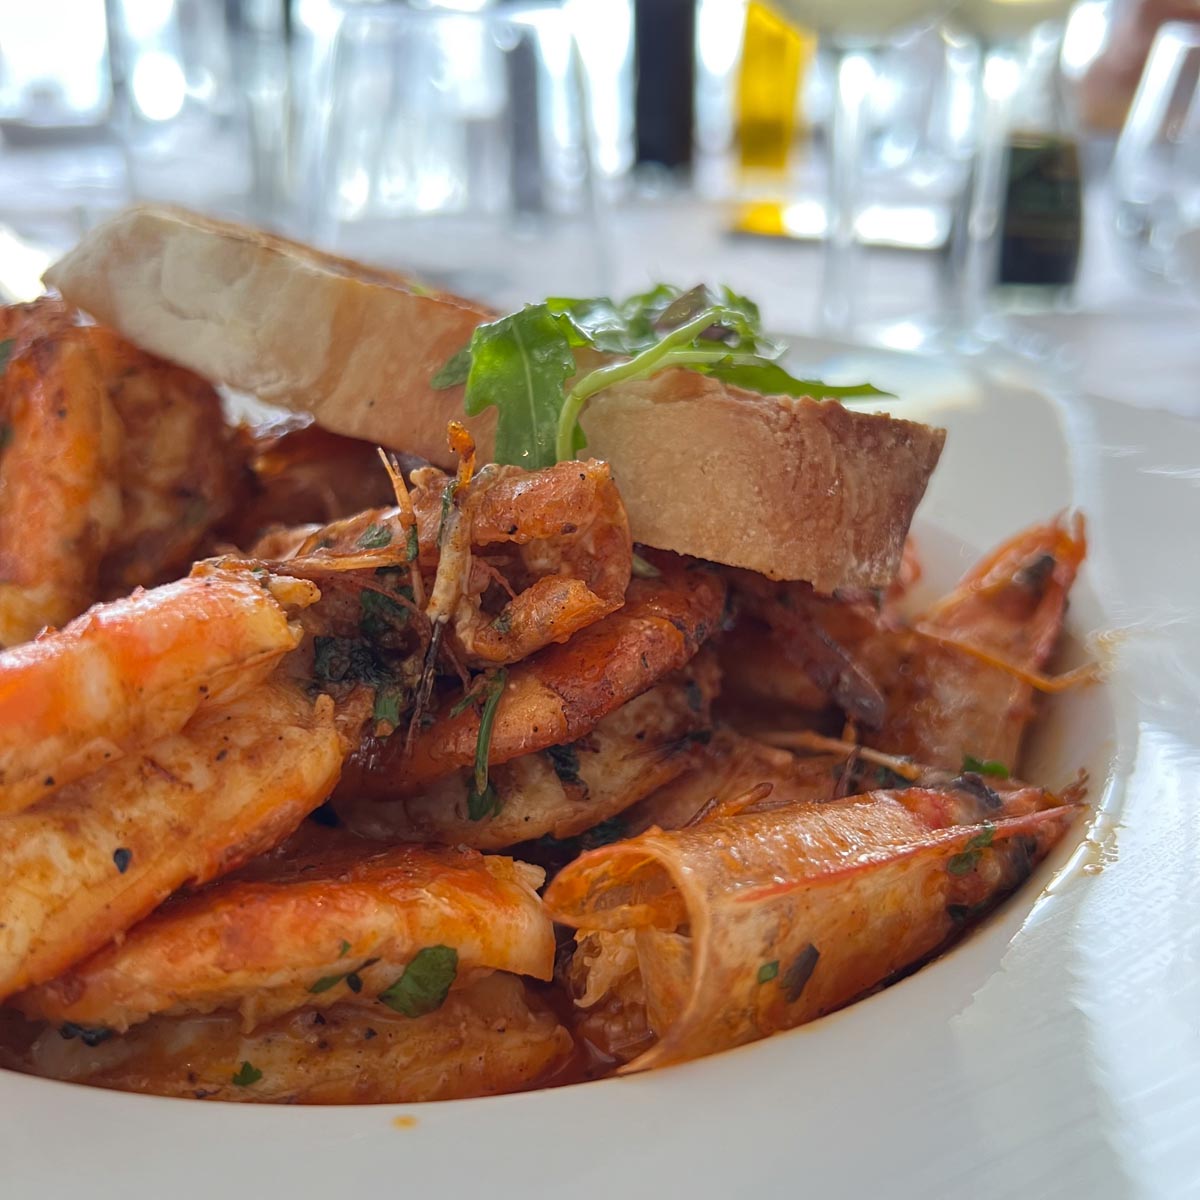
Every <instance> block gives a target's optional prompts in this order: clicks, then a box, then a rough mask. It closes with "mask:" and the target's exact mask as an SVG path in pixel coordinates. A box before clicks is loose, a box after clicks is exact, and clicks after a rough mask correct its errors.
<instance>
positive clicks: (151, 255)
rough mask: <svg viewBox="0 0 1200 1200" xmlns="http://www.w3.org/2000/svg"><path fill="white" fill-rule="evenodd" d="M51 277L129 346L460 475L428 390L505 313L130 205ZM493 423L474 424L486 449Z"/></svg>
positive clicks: (242, 231) (294, 248)
mask: <svg viewBox="0 0 1200 1200" xmlns="http://www.w3.org/2000/svg"><path fill="white" fill-rule="evenodd" d="M45 281H46V283H47V284H49V285H50V286H51V287H55V288H57V289H58V290H59V291H60V292H61V293H62V294H63V296H64V297H65V298H66V299H67V300H69V301H70V302H71V303H72V304H75V305H77V306H78V307H79V308H82V309H83V310H84V312H87V313H90V314H91V315H92V316H93V317H95V318H96V320H97V321H99V322H101V323H102V324H104V325H109V326H111V327H112V328H114V329H116V330H118V331H119V332H121V333H123V334H124V335H125V336H126V337H127V338H128V339H129V340H130V341H131V342H134V343H136V344H137V345H139V346H141V347H142V348H143V349H146V350H152V351H153V353H155V354H158V355H160V356H161V357H163V358H167V359H170V360H171V361H172V362H177V363H180V364H181V365H183V366H186V367H190V368H191V369H192V370H193V371H195V372H196V373H197V374H199V375H203V376H205V378H207V379H211V380H213V381H214V382H216V383H223V384H227V385H228V386H229V387H232V388H236V389H237V390H238V391H242V392H249V393H250V394H251V395H254V396H257V397H258V398H259V399H261V400H265V401H267V402H268V403H270V404H278V405H281V406H282V407H284V408H290V409H294V410H295V411H297V412H308V413H311V414H312V415H313V417H314V418H315V419H316V420H317V422H318V423H319V424H321V425H322V426H324V427H325V428H326V429H330V430H332V431H333V432H334V433H342V434H345V435H346V436H348V437H358V438H365V439H367V440H369V441H375V442H381V443H383V444H384V445H387V446H392V447H395V448H397V449H403V450H408V451H409V452H411V453H412V454H416V455H419V456H420V457H422V458H427V459H429V460H430V461H431V462H436V463H438V465H440V466H451V465H452V461H451V460H450V458H449V450H448V448H447V446H446V414H447V413H456V414H459V415H460V417H461V414H462V406H463V400H462V388H461V387H458V388H452V389H449V390H448V391H444V392H438V391H434V390H433V388H432V387H431V386H430V381H431V380H432V378H433V376H434V375H435V374H436V373H437V371H438V369H439V368H440V367H441V366H442V365H443V364H444V363H445V362H446V360H447V359H448V358H449V357H450V356H451V355H452V354H455V353H456V352H457V351H459V350H461V349H462V348H463V347H464V346H465V345H466V344H467V342H468V341H470V338H471V332H472V330H474V328H475V326H476V325H478V324H479V323H480V322H481V321H486V320H489V319H490V318H491V317H492V316H493V315H494V314H493V313H490V312H489V311H488V310H487V309H486V308H484V307H483V306H481V305H476V304H472V303H471V302H470V301H468V300H461V299H459V298H458V297H457V296H450V295H446V294H444V293H441V292H434V291H430V290H428V289H426V288H424V287H422V286H421V285H420V284H418V283H416V282H415V281H413V280H410V279H406V278H404V277H403V276H401V275H397V274H393V273H391V272H388V271H381V270H377V269H375V268H373V267H367V266H363V265H362V264H360V263H356V262H351V261H349V260H348V259H343V258H336V257H334V256H333V255H330V254H323V253H321V252H320V251H317V250H313V249H312V248H311V247H309V246H304V245H302V244H300V243H299V242H291V241H288V240H286V239H285V238H279V237H275V236H273V235H271V234H267V233H263V232H261V231H259V230H256V229H248V228H245V227H243V226H240V225H233V224H229V223H228V222H225V221H216V220H213V219H211V218H208V217H201V216H197V215H196V214H194V213H190V212H186V211H185V210H183V209H175V208H160V207H151V206H145V207H137V208H129V209H126V210H124V211H123V212H120V213H118V214H117V215H116V216H115V217H113V218H111V219H110V220H108V221H106V222H104V223H103V224H101V225H98V226H97V227H96V228H95V229H93V230H92V231H91V232H90V233H88V234H87V236H86V237H84V239H83V241H81V242H80V243H79V245H78V246H76V247H75V249H74V250H72V251H70V252H69V253H68V254H66V255H65V256H64V257H63V258H61V259H60V260H59V261H58V262H56V263H55V264H54V265H53V266H52V267H51V268H50V269H49V270H48V271H47V272H46V274H45ZM494 423H495V421H494V418H493V416H492V415H491V414H488V416H487V418H486V419H483V418H480V419H478V421H477V422H475V423H473V424H472V429H473V430H475V429H478V435H479V436H480V437H481V438H482V439H483V440H485V441H486V440H487V439H488V438H489V437H490V432H491V429H492V426H493V425H494Z"/></svg>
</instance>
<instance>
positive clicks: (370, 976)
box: [12, 826, 554, 1032]
mask: <svg viewBox="0 0 1200 1200" xmlns="http://www.w3.org/2000/svg"><path fill="white" fill-rule="evenodd" d="M293 843H294V844H286V845H284V846H283V847H281V848H280V849H279V850H278V851H276V852H275V853H273V854H271V855H269V856H267V857H266V858H264V859H260V860H259V861H258V862H255V863H252V864H250V865H249V866H248V867H246V868H244V869H243V870H241V871H240V872H238V873H237V874H236V875H232V876H228V877H226V878H225V879H222V880H220V881H218V882H216V883H214V884H210V885H209V886H208V887H207V888H204V889H203V890H202V891H200V892H197V893H192V894H191V895H186V896H180V897H177V898H175V899H173V900H170V901H168V902H167V903H166V904H165V905H164V906H163V907H162V908H160V909H159V910H158V911H157V912H156V913H154V914H153V915H152V916H150V917H148V918H147V919H146V920H145V921H143V922H141V923H140V924H139V925H135V926H134V927H133V928H132V929H131V930H129V932H128V933H127V934H126V935H125V936H124V937H123V938H122V939H121V941H120V942H119V943H113V944H110V945H109V946H106V947H105V948H104V949H102V950H101V951H99V953H97V954H94V955H92V957H91V958H88V959H85V960H84V961H83V962H81V963H78V964H76V965H75V966H74V967H72V968H71V969H70V970H69V971H67V973H66V974H64V975H60V976H59V977H58V978H56V979H53V980H51V981H50V982H49V983H45V984H43V985H42V986H41V987H37V988H34V989H32V990H31V991H27V992H23V993H21V994H20V995H18V996H16V997H13V999H12V1003H13V1004H14V1005H15V1006H16V1007H17V1008H19V1009H20V1010H21V1011H22V1012H24V1013H25V1014H26V1015H27V1016H30V1017H35V1018H41V1019H43V1020H47V1021H52V1022H54V1023H56V1024H58V1023H61V1022H63V1021H70V1022H73V1023H75V1024H77V1025H86V1026H89V1027H92V1028H96V1027H103V1028H105V1029H113V1030H116V1031H118V1032H124V1031H125V1030H126V1029H128V1028H129V1026H130V1025H134V1024H137V1023H139V1022H141V1021H144V1020H145V1019H146V1018H147V1017H149V1016H152V1015H154V1014H156V1013H170V1014H176V1015H178V1014H183V1013H208V1012H214V1011H216V1010H218V1009H238V1010H239V1011H240V1012H241V1014H242V1018H243V1023H244V1027H245V1028H246V1029H251V1028H253V1027H254V1026H256V1025H259V1024H262V1023H263V1022H265V1021H269V1020H271V1019H272V1018H274V1017H276V1016H279V1015H281V1014H283V1013H286V1012H291V1011H293V1010H294V1009H297V1008H304V1007H306V1006H311V1007H317V1008H327V1007H329V1006H330V1005H333V1004H337V1003H339V1002H341V1001H343V1000H354V999H355V998H356V997H357V998H358V999H359V1001H360V1002H362V1003H366V1002H368V1001H373V1000H375V999H376V998H377V997H378V996H379V994H380V993H381V992H385V991H386V990H387V989H388V988H389V987H391V986H392V985H393V984H394V983H395V982H396V980H397V979H398V978H400V977H401V976H402V975H403V973H404V971H405V968H406V966H407V964H409V963H410V962H411V961H412V960H413V958H414V957H415V956H416V955H417V954H418V953H419V952H420V951H421V950H423V949H424V948H425V947H428V946H439V947H443V948H444V947H450V948H451V949H452V950H453V951H454V952H455V954H456V960H455V964H454V967H453V969H452V971H451V973H450V978H449V979H447V987H449V986H451V985H452V986H454V987H465V986H467V985H468V984H469V983H471V982H472V981H473V980H475V979H476V978H479V977H480V976H481V975H483V974H486V973H487V972H489V971H510V972H512V973H513V974H517V975H532V976H534V977H536V978H538V979H549V978H550V976H551V974H552V972H553V968H554V931H553V929H552V927H551V925H550V921H549V919H548V918H547V917H546V915H545V912H544V911H543V909H542V905H541V900H540V899H539V897H538V895H537V892H536V891H535V889H536V888H537V887H538V886H540V884H541V883H542V880H543V872H542V870H541V869H540V868H539V867H533V866H529V865H527V864H526V863H520V862H515V861H514V860H513V859H511V858H502V857H500V856H497V855H492V856H489V857H486V858H485V857H484V856H483V855H481V854H479V853H477V852H475V851H471V850H466V849H462V848H459V849H453V850H452V849H444V850H433V849H429V848H426V847H424V846H400V847H396V848H391V849H389V848H387V847H381V846H379V845H378V844H377V843H374V844H373V843H369V842H364V841H362V840H361V839H359V838H355V837H351V836H349V835H347V834H343V833H339V832H334V831H330V830H327V829H321V828H319V827H314V826H309V827H308V828H307V829H304V830H301V832H300V834H298V835H297V837H296V838H295V839H293ZM451 981H452V984H451Z"/></svg>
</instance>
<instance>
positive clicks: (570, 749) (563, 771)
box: [546, 746, 580, 783]
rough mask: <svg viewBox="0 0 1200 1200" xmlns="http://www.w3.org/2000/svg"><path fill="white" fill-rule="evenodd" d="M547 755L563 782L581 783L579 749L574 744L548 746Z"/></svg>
mask: <svg viewBox="0 0 1200 1200" xmlns="http://www.w3.org/2000/svg"><path fill="white" fill-rule="evenodd" d="M546 757H547V758H549V759H550V765H551V766H552V767H553V768H554V773H555V775H557V776H558V778H559V780H560V781H561V782H563V783H579V782H580V780H579V751H578V750H576V749H575V747H574V746H547V747H546Z"/></svg>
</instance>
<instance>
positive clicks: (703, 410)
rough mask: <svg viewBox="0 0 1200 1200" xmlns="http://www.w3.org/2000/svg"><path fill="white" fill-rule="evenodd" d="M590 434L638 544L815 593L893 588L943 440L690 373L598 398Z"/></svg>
mask: <svg viewBox="0 0 1200 1200" xmlns="http://www.w3.org/2000/svg"><path fill="white" fill-rule="evenodd" d="M582 424H583V427H584V431H585V432H586V434H587V437H588V447H587V453H588V454H594V455H595V456H596V457H598V458H603V459H607V460H608V462H610V463H611V464H612V468H613V476H614V478H615V479H616V481H617V486H618V487H619V488H620V490H621V496H622V498H623V499H624V501H625V507H626V509H627V510H628V512H629V527H630V529H631V530H632V531H633V536H634V537H635V538H636V539H637V540H638V541H641V542H645V543H646V544H647V545H650V546H657V547H659V548H660V549H662V550H674V551H676V552H677V553H680V554H693V555H695V556H696V557H698V558H708V559H712V560H713V561H714V562H720V563H727V564H729V565H730V566H736V567H747V568H749V569H750V570H752V571H758V572H760V573H761V574H763V575H766V576H767V577H768V578H771V579H804V580H807V581H808V582H809V583H811V584H812V585H813V586H814V587H815V588H816V589H817V590H818V591H820V592H830V591H833V589H834V588H839V587H883V586H885V585H886V584H887V583H888V582H890V580H891V579H892V577H893V576H894V575H895V573H896V570H897V568H898V567H899V564H900V554H901V551H902V550H903V548H904V538H905V536H906V535H907V533H908V527H909V524H910V522H911V521H912V516H913V511H914V510H915V509H916V507H917V504H918V502H919V501H920V499H921V497H922V496H923V495H924V493H925V485H926V483H927V482H928V480H929V476H930V475H931V474H932V472H933V468H934V467H935V466H936V465H937V461H938V457H939V456H940V455H941V452H942V443H943V442H944V441H945V436H946V434H945V430H942V429H931V428H930V427H929V426H927V425H918V424H916V423H915V422H913V421H898V420H896V419H895V418H893V417H888V416H884V415H882V414H875V413H862V412H854V411H852V410H851V409H847V408H843V407H842V405H840V404H838V403H837V402H836V401H835V400H820V401H818V400H808V399H804V400H796V399H793V398H792V397H790V396H761V395H759V394H758V393H757V392H747V391H743V390H742V389H741V388H734V387H728V386H726V385H725V384H723V383H720V382H719V381H718V380H716V379H713V378H712V377H711V376H706V375H697V374H696V373H695V372H694V371H683V370H673V371H665V372H663V373H662V374H661V375H656V376H655V377H654V378H652V379H645V380H639V381H638V382H636V383H624V384H620V385H619V386H617V387H614V388H610V389H609V390H608V391H607V392H601V393H600V394H599V395H598V396H597V397H596V398H595V400H594V401H593V402H592V404H591V405H590V406H589V407H588V408H587V409H586V410H585V411H584V414H583V421H582Z"/></svg>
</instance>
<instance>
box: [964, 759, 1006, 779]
mask: <svg viewBox="0 0 1200 1200" xmlns="http://www.w3.org/2000/svg"><path fill="white" fill-rule="evenodd" d="M962 769H963V772H964V773H965V772H968V771H970V772H972V773H974V774H975V775H991V776H993V777H994V778H995V779H1007V778H1008V768H1007V767H1006V766H1005V765H1004V764H1003V763H1002V762H999V761H998V760H997V759H994V758H988V759H978V758H975V757H973V756H972V755H970V754H964V755H963V760H962Z"/></svg>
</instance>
